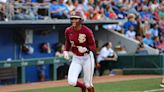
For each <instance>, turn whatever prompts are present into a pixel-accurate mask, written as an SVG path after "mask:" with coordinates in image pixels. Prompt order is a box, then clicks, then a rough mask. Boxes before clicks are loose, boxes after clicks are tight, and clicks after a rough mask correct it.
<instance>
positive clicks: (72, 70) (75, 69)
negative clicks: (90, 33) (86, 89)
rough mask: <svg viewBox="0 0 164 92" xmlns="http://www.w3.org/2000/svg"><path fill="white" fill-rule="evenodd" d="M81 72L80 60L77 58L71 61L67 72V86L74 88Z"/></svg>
mask: <svg viewBox="0 0 164 92" xmlns="http://www.w3.org/2000/svg"><path fill="white" fill-rule="evenodd" d="M81 70H82V65H81V63H80V60H78V59H77V58H74V57H73V59H72V63H71V65H70V67H69V71H68V84H70V85H72V86H75V85H76V83H77V80H78V76H79V73H80V72H81Z"/></svg>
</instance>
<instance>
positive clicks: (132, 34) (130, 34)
mask: <svg viewBox="0 0 164 92" xmlns="http://www.w3.org/2000/svg"><path fill="white" fill-rule="evenodd" d="M125 35H126V37H128V38H132V39H135V38H136V32H135V31H134V27H133V26H132V25H131V26H130V27H129V30H128V31H127V32H126V34H125Z"/></svg>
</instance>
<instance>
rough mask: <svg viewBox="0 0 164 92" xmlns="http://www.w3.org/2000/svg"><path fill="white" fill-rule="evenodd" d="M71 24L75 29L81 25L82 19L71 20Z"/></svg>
mask: <svg viewBox="0 0 164 92" xmlns="http://www.w3.org/2000/svg"><path fill="white" fill-rule="evenodd" d="M71 24H72V26H73V27H76V26H78V25H80V24H81V22H80V19H79V18H71Z"/></svg>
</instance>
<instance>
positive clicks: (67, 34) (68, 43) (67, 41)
mask: <svg viewBox="0 0 164 92" xmlns="http://www.w3.org/2000/svg"><path fill="white" fill-rule="evenodd" d="M70 48H71V44H70V41H69V33H68V28H67V29H66V30H65V51H69V50H70Z"/></svg>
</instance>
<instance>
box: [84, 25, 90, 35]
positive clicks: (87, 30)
mask: <svg viewBox="0 0 164 92" xmlns="http://www.w3.org/2000/svg"><path fill="white" fill-rule="evenodd" d="M83 29H84V31H85V32H89V33H90V32H92V30H91V29H90V28H89V27H87V26H85V25H83Z"/></svg>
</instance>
